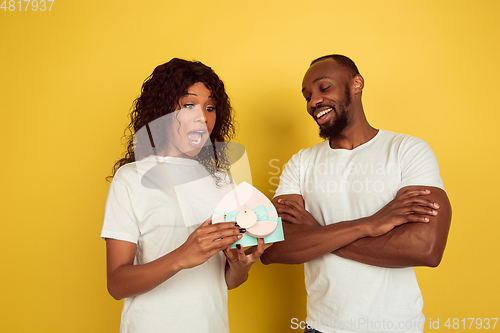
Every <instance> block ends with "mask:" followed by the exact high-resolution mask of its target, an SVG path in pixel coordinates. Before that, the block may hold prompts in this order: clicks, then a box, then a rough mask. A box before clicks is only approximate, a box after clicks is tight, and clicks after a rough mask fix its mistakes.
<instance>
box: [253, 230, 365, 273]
mask: <svg viewBox="0 0 500 333" xmlns="http://www.w3.org/2000/svg"><path fill="white" fill-rule="evenodd" d="M283 231H284V234H285V241H283V242H278V243H275V244H274V245H273V246H271V247H270V248H269V249H267V250H266V251H265V252H264V254H263V255H262V257H261V260H262V262H263V263H264V264H266V265H267V264H271V263H281V264H301V263H304V262H307V261H310V260H313V259H315V258H317V257H319V256H321V255H323V254H326V253H330V252H332V251H335V250H337V249H339V248H341V247H343V246H346V245H347V244H349V243H352V242H353V241H355V240H356V239H359V238H361V237H365V236H367V235H368V231H367V228H366V225H364V223H363V222H362V221H347V222H339V223H335V224H332V225H328V226H324V227H323V226H309V225H301V224H290V223H283Z"/></svg>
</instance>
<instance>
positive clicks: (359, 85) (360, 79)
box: [352, 74, 365, 94]
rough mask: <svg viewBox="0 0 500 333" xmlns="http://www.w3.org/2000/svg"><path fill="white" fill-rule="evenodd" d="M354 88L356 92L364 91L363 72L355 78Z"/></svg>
mask: <svg viewBox="0 0 500 333" xmlns="http://www.w3.org/2000/svg"><path fill="white" fill-rule="evenodd" d="M352 82H353V84H352V90H353V92H354V94H359V93H361V92H363V88H364V87H365V79H363V77H362V76H361V74H357V75H356V76H355V77H354V79H353V81H352Z"/></svg>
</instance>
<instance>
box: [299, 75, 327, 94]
mask: <svg viewBox="0 0 500 333" xmlns="http://www.w3.org/2000/svg"><path fill="white" fill-rule="evenodd" d="M323 79H331V77H330V76H322V77H318V78H317V79H315V80H314V81H313V84H314V83H316V82H318V81H320V80H323ZM304 90H306V87H303V88H302V90H301V91H302V92H304Z"/></svg>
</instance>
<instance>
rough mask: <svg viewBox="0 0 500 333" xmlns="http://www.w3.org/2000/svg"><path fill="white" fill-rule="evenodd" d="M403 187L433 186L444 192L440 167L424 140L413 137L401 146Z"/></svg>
mask: <svg viewBox="0 0 500 333" xmlns="http://www.w3.org/2000/svg"><path fill="white" fill-rule="evenodd" d="M401 149H402V150H403V153H402V154H401V155H400V156H401V186H400V189H401V188H403V187H406V186H419V185H420V186H432V187H438V188H440V189H443V190H444V186H443V180H442V179H441V176H440V174H439V165H438V161H437V159H436V155H434V152H433V151H432V149H431V147H430V146H429V145H428V144H427V142H425V141H424V140H422V139H419V138H415V137H411V138H410V139H409V140H407V141H406V142H404V143H403V144H402V145H401Z"/></svg>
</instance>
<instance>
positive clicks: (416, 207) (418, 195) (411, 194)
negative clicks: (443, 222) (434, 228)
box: [367, 189, 439, 237]
mask: <svg viewBox="0 0 500 333" xmlns="http://www.w3.org/2000/svg"><path fill="white" fill-rule="evenodd" d="M430 193H431V191H429V190H427V189H414V190H406V191H404V192H402V193H401V194H399V195H398V196H397V197H396V198H395V199H394V200H392V201H391V202H389V203H388V204H387V205H385V206H384V207H383V208H382V209H380V210H379V211H378V212H377V213H375V214H374V215H372V216H370V217H368V218H367V220H368V223H369V236H371V237H377V236H381V235H383V234H385V233H387V232H389V231H391V230H392V229H394V227H397V226H399V225H401V224H404V223H407V222H429V216H436V215H437V214H438V209H439V205H438V204H437V203H436V202H433V201H431V200H428V199H426V198H425V196H426V195H429V194H430Z"/></svg>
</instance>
